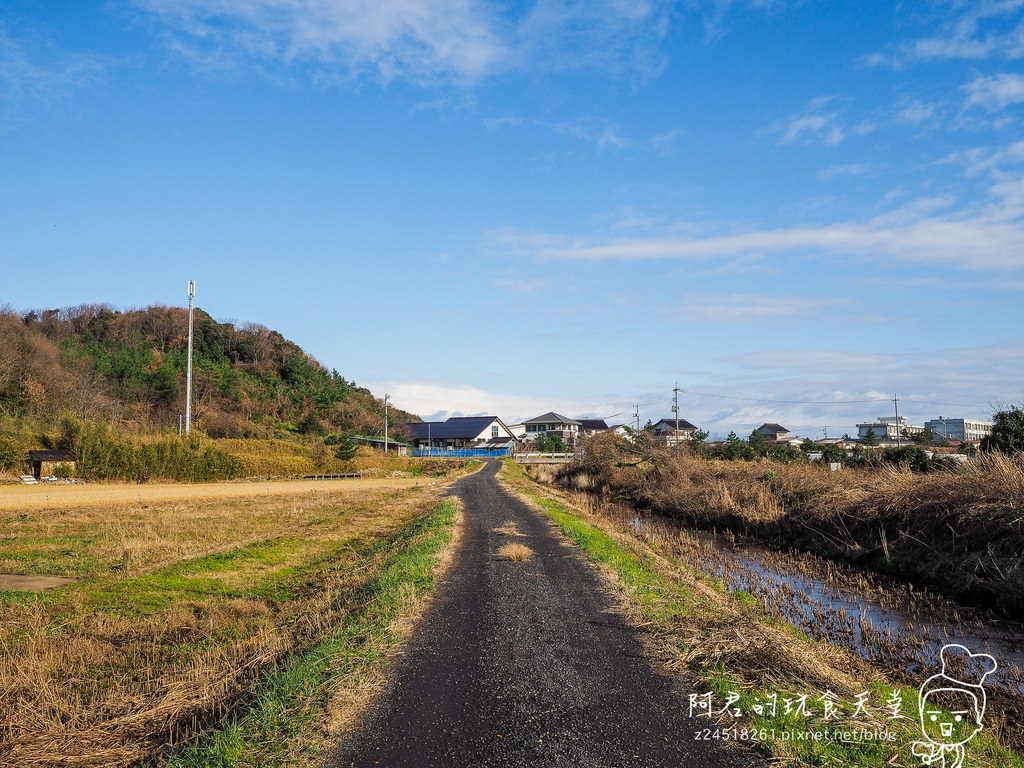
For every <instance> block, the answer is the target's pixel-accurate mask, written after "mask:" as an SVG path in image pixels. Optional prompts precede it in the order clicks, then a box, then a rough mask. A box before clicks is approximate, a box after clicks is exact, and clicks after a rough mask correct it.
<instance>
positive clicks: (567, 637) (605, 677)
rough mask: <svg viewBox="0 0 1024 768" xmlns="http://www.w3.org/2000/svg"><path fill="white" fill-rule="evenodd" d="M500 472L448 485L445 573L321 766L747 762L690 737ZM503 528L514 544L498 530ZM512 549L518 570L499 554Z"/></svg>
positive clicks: (631, 643)
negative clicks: (356, 718)
mask: <svg viewBox="0 0 1024 768" xmlns="http://www.w3.org/2000/svg"><path fill="white" fill-rule="evenodd" d="M499 466H500V465H499V463H498V462H490V463H489V464H488V465H487V466H486V467H485V468H484V469H483V470H481V471H480V472H477V473H476V474H474V475H472V476H470V477H467V478H464V479H462V480H460V481H459V483H458V484H457V485H456V487H455V491H454V492H455V493H456V494H457V495H458V496H459V497H461V499H462V500H463V501H464V502H465V523H464V525H465V528H464V534H463V537H462V540H461V542H460V544H459V548H458V551H457V552H456V554H455V559H454V562H453V564H452V567H451V570H450V571H449V574H448V577H447V578H446V579H445V580H444V581H443V582H442V583H441V584H439V585H438V587H437V592H436V598H435V601H434V603H433V605H432V607H431V608H430V609H429V610H428V612H427V613H426V615H425V616H424V617H423V618H422V620H421V622H420V624H419V625H418V626H417V627H416V630H415V631H414V633H413V636H412V638H410V640H409V643H408V645H407V646H406V649H405V653H404V655H402V656H401V657H400V659H399V660H398V661H397V662H396V669H395V670H394V675H393V677H392V683H391V685H390V686H389V687H388V688H387V689H386V690H385V692H384V693H383V694H382V695H381V697H380V698H379V699H378V701H377V703H376V704H375V705H374V707H373V709H372V710H371V711H370V712H369V713H367V715H366V716H365V717H364V718H363V719H362V721H361V723H360V724H359V726H358V727H357V729H356V730H354V731H352V732H351V733H349V734H347V735H346V736H345V737H344V738H343V740H342V742H341V743H340V744H339V746H338V749H337V752H336V753H335V754H334V755H332V756H331V757H330V758H329V759H328V760H327V762H326V765H327V766H331V767H332V768H335V767H337V768H340V767H341V766H359V767H360V768H362V766H385V767H386V768H402V767H404V766H408V767H409V768H428V767H429V766H438V767H439V768H440V767H441V766H443V767H444V768H462V767H465V768H487V767H490V766H494V767H495V768H497V767H498V766H517V767H518V766H558V768H567V767H569V766H579V767H580V768H604V767H608V768H611V767H612V766H616V767H617V766H623V767H625V766H666V767H668V766H672V767H673V768H676V767H680V768H681V767H682V766H712V767H716V766H735V767H739V766H751V765H757V764H759V762H758V761H754V760H753V759H752V758H751V757H750V756H749V754H748V753H745V752H744V751H742V750H740V749H738V748H736V747H735V746H734V745H729V746H728V747H723V746H722V745H721V744H720V743H717V742H713V741H696V740H695V732H697V731H698V730H699V729H701V728H702V727H707V725H709V722H708V721H707V720H706V719H703V720H691V719H690V718H689V716H688V710H687V706H688V705H687V694H688V691H687V690H686V689H685V687H684V686H683V684H682V683H681V682H680V681H678V680H674V679H672V678H669V677H667V676H663V675H661V674H658V673H657V672H655V671H654V668H653V666H652V663H651V662H650V661H649V660H648V659H647V658H646V657H645V656H644V653H643V650H642V647H641V643H640V639H639V637H638V632H639V631H640V630H637V629H636V628H634V627H632V626H631V625H629V624H628V623H627V622H626V621H624V619H623V618H622V617H621V616H620V615H619V614H618V613H617V612H616V611H615V609H614V607H613V603H612V600H611V599H610V598H609V596H608V594H607V590H606V588H605V587H604V585H603V584H602V582H601V580H600V577H598V576H597V575H596V574H595V573H594V572H593V571H592V570H591V569H590V568H589V567H588V566H587V565H586V564H585V562H584V560H583V558H582V557H581V555H580V554H579V553H578V552H577V551H576V550H575V549H574V548H573V547H571V546H569V545H566V544H563V543H562V542H561V541H559V539H557V538H556V537H555V536H553V535H552V534H551V532H550V529H549V527H548V524H547V522H546V521H545V520H544V519H542V518H541V517H540V516H539V515H538V514H537V513H536V512H534V511H533V510H531V509H530V508H529V507H527V506H526V505H525V504H523V503H522V502H521V501H519V500H518V499H515V498H513V497H511V496H509V495H508V494H507V493H505V492H504V491H503V490H502V488H501V487H500V485H499V484H498V481H497V479H496V477H495V475H496V474H497V471H498V469H499ZM507 521H513V522H514V523H516V525H517V527H518V529H519V531H520V532H521V533H523V534H525V536H524V537H521V538H516V539H511V538H510V537H508V536H505V535H502V534H500V533H497V532H495V530H494V529H496V528H498V527H501V526H502V525H503V524H504V523H506V522H507ZM509 541H519V542H522V543H524V544H526V546H528V547H529V548H530V549H532V550H533V552H534V555H533V557H532V558H531V559H530V560H528V561H526V562H514V561H510V560H503V559H500V558H498V557H496V556H495V552H496V550H497V549H498V548H499V547H501V546H502V545H503V544H506V543H508V542H509Z"/></svg>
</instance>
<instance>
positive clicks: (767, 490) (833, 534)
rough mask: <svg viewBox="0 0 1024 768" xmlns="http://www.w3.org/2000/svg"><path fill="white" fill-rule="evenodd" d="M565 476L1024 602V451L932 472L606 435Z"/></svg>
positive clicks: (576, 484) (983, 598) (993, 597)
mask: <svg viewBox="0 0 1024 768" xmlns="http://www.w3.org/2000/svg"><path fill="white" fill-rule="evenodd" d="M595 453H596V455H594V454H595ZM558 482H559V483H560V484H561V485H563V486H565V487H567V488H570V489H573V490H588V491H589V492H594V493H601V494H603V495H605V496H606V497H613V498H621V499H625V500H631V501H632V502H633V503H635V504H636V505H638V506H641V507H645V508H650V509H653V510H656V511H658V512H660V513H662V514H665V515H668V516H671V517H673V518H676V519H678V520H680V521H682V522H684V523H686V524H688V525H694V526H697V527H705V528H719V529H728V530H732V531H734V532H736V533H738V534H745V535H748V536H753V537H756V538H760V539H764V540H769V541H772V542H774V543H776V544H778V545H781V546H787V547H796V548H799V549H802V550H806V551H810V552H814V553H816V554H819V555H822V556H825V557H830V558H837V559H842V560H846V561H849V562H853V563H855V564H857V565H861V566H865V567H869V568H871V569H874V570H877V571H879V572H882V573H885V574H889V575H893V576H896V577H899V578H902V579H906V580H909V581H912V582H915V583H919V584H922V585H928V586H931V587H933V588H935V589H937V590H938V591H940V592H943V593H945V594H947V595H950V596H953V597H956V598H957V599H960V600H964V601H968V602H972V603H977V604H983V605H987V606H991V607H995V608H996V609H998V610H1001V611H1003V612H1005V613H1007V614H1016V615H1019V614H1020V612H1021V611H1022V610H1024V559H1022V557H1021V552H1022V551H1024V457H1022V456H1016V457H1010V456H1004V455H1001V454H993V455H987V456H985V457H983V458H982V459H980V460H979V461H977V462H973V463H971V464H967V465H963V466H961V467H958V468H956V469H950V470H947V471H941V472H929V473H927V474H918V473H914V472H911V471H910V470H909V469H906V468H900V467H892V466H888V467H882V468H875V469H871V468H864V469H857V468H844V469H843V470H841V471H839V472H830V471H829V470H828V468H827V467H826V466H823V465H820V464H808V463H802V462H801V463H790V464H779V463H776V462H772V461H769V460H767V459H766V460H762V461H758V462H743V461H706V460H703V459H699V458H696V457H693V456H690V455H687V454H677V453H674V452H660V453H657V454H654V455H652V456H649V457H646V460H644V461H636V460H634V461H633V462H629V461H623V456H622V454H621V453H620V452H617V451H616V450H615V449H614V447H612V446H609V445H607V444H604V445H600V446H599V447H598V449H597V450H596V451H595V452H592V453H591V455H589V456H588V457H587V458H586V459H585V461H584V462H583V463H580V464H577V465H576V466H574V467H572V468H570V469H569V470H567V471H565V472H563V473H562V474H561V475H559V477H558Z"/></svg>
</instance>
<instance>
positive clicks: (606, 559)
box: [500, 464, 1024, 768]
mask: <svg viewBox="0 0 1024 768" xmlns="http://www.w3.org/2000/svg"><path fill="white" fill-rule="evenodd" d="M500 477H501V478H502V480H503V481H504V482H505V483H506V484H507V485H508V486H509V487H511V489H512V490H514V491H516V492H517V493H519V494H520V496H522V497H524V498H525V499H526V500H528V501H530V502H532V503H533V504H534V505H535V506H537V507H538V508H539V509H540V510H541V511H542V512H543V514H545V515H546V516H547V517H548V518H549V519H550V520H551V521H552V523H554V524H555V525H557V526H558V528H559V529H560V530H561V532H562V534H563V535H564V536H566V537H567V538H569V539H571V540H572V541H574V542H575V543H576V544H577V545H578V546H579V547H580V548H581V549H582V550H583V551H584V552H585V553H586V555H587V557H588V558H589V559H590V560H591V561H592V562H594V563H595V564H597V565H598V566H599V567H600V568H601V569H602V570H604V571H605V573H606V574H607V575H609V576H610V577H611V579H612V580H613V581H614V582H615V583H616V584H617V585H618V587H619V589H620V593H621V595H622V596H623V598H624V601H625V604H626V608H627V610H628V611H629V612H630V613H631V614H632V616H633V618H634V620H635V621H636V622H637V623H638V624H641V625H644V626H645V628H646V629H647V630H648V636H649V638H650V639H651V642H652V644H653V645H654V646H655V647H653V648H652V652H653V654H654V655H656V656H657V657H659V658H661V659H663V660H665V666H666V667H667V668H668V669H669V670H671V671H673V672H674V673H675V674H679V675H681V676H683V677H684V679H686V685H687V688H688V690H689V691H691V693H690V694H689V701H687V702H683V705H684V706H689V707H690V712H691V717H692V719H693V723H694V730H693V732H692V733H689V732H688V733H683V734H678V735H677V737H678V738H695V739H709V740H721V741H740V742H745V743H746V744H748V745H752V746H756V747H758V748H759V749H761V750H762V751H763V752H764V753H765V754H767V755H769V756H770V757H771V758H773V759H775V760H778V761H779V762H780V763H782V764H786V765H844V766H863V767H864V768H867V767H868V766H881V765H894V766H916V765H922V760H921V758H920V757H918V756H915V755H914V754H913V753H912V750H913V748H914V744H915V742H923V741H924V737H923V735H922V733H921V730H920V724H919V721H918V691H917V688H916V686H907V685H905V684H904V685H901V684H899V683H898V682H894V681H892V680H889V679H887V678H886V677H884V676H883V675H882V674H881V673H879V672H878V671H877V670H875V669H873V668H871V667H870V666H868V665H867V664H866V663H865V662H863V661H862V660H861V659H859V658H857V657H854V656H852V655H850V654H848V653H845V652H843V651H840V650H838V649H836V648H834V647H832V646H829V645H826V644H823V643H816V642H813V641H810V640H807V639H806V638H804V637H801V636H800V634H799V633H798V632H797V631H796V630H794V629H793V628H792V627H791V626H788V625H784V624H781V623H777V622H770V621H768V620H767V619H766V618H764V617H763V616H762V615H760V614H759V612H758V610H757V609H756V608H755V607H754V605H753V601H752V600H751V599H749V596H746V595H744V594H743V593H728V592H726V591H725V590H724V589H723V588H722V587H721V585H720V584H716V583H714V582H713V581H711V580H709V579H707V578H706V577H702V576H701V575H700V574H699V573H696V572H694V571H691V570H689V569H688V568H686V567H684V566H682V565H681V564H679V563H678V562H672V561H671V560H669V559H667V558H665V557H663V556H661V554H660V553H659V551H658V547H657V544H656V543H654V542H646V541H641V540H640V538H638V537H636V536H633V535H629V534H628V533H627V532H625V531H624V530H621V529H619V528H618V527H616V526H613V525H611V524H610V523H609V522H608V521H607V520H603V519H601V518H600V517H599V516H596V515H594V514H591V513H588V512H586V511H582V510H579V509H575V508H573V507H572V506H571V505H570V504H569V503H567V502H566V500H565V499H564V497H563V496H562V495H560V494H558V493H557V492H555V491H553V490H551V489H548V488H542V487H541V486H538V485H537V484H536V483H534V482H533V481H532V480H531V479H530V478H529V477H528V476H527V475H526V474H525V473H524V472H523V471H522V470H521V469H520V468H519V467H517V466H515V465H512V464H506V466H505V469H504V470H503V471H502V473H501V475H500ZM921 682H923V680H922V681H921ZM787 700H788V704H787ZM989 714H992V715H993V716H996V717H998V713H989ZM989 714H987V715H986V719H988V717H989ZM966 751H967V756H968V759H967V762H966V764H967V765H972V766H992V767H993V768H995V767H996V766H1012V767H1014V768H1021V767H1022V766H1024V757H1022V756H1021V755H1020V754H1018V753H1016V752H1013V751H1011V750H1009V749H1007V748H1005V747H1003V746H1001V745H999V744H998V743H997V742H996V741H995V739H994V738H993V737H992V735H991V734H990V732H989V731H987V730H986V731H982V732H981V733H980V734H978V735H977V737H975V738H973V739H972V740H971V741H970V742H969V743H968V744H967V745H966ZM946 759H947V763H948V764H951V762H952V759H953V758H952V757H951V756H949V755H947V758H946ZM939 764H941V763H939Z"/></svg>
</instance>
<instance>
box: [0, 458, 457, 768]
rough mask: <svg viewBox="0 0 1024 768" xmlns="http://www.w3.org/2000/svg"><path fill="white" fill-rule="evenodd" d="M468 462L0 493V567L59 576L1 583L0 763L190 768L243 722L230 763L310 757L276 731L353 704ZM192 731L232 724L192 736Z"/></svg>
mask: <svg viewBox="0 0 1024 768" xmlns="http://www.w3.org/2000/svg"><path fill="white" fill-rule="evenodd" d="M470 471H472V466H467V467H465V468H463V469H461V470H459V471H457V472H450V473H449V474H448V476H447V477H445V478H443V479H437V478H393V479H385V478H378V479H373V480H369V479H367V480H358V479H351V480H328V481H322V482H312V481H298V482H270V483H259V484H256V483H220V484H200V485H188V486H185V485H145V486H134V485H133V486H127V485H88V486H80V485H67V486H36V487H7V488H3V489H0V510H2V511H0V517H2V519H3V523H4V525H3V546H2V553H0V574H11V575H18V576H35V577H44V576H45V577H64V578H68V579H73V580H74V582H73V583H71V584H70V585H68V586H65V587H63V588H61V589H57V590H49V591H41V592H35V591H25V590H9V591H3V590H2V588H0V603H2V608H0V692H2V694H0V695H2V699H3V715H2V717H0V765H2V766H11V767H12V768H13V767H14V766H45V765H81V766H119V765H134V764H140V763H142V762H145V761H148V760H153V759H156V756H157V755H158V754H161V753H162V754H164V755H165V757H164V758H161V761H162V762H166V760H167V759H168V758H166V755H167V754H168V753H169V752H175V756H174V757H173V758H169V759H170V760H171V762H172V763H173V764H184V765H209V764H212V763H217V761H218V760H219V759H220V758H215V757H213V755H215V754H226V753H230V752H232V750H235V751H237V749H238V747H237V744H236V745H235V746H232V743H233V742H232V739H235V740H236V741H237V740H238V739H240V738H242V737H241V736H240V735H239V734H240V733H242V732H249V731H251V732H252V733H258V734H259V736H258V738H257V739H256V741H255V742H250V743H249V745H248V746H247V747H246V754H247V755H248V757H247V758H246V759H247V760H248V761H249V762H247V763H246V764H249V765H258V764H261V763H262V762H263V761H264V760H266V761H267V762H270V761H271V760H272V756H273V755H274V754H281V753H285V754H288V755H290V756H292V757H294V756H296V755H299V754H300V753H303V754H308V753H310V752H311V751H313V752H315V749H316V745H317V743H318V741H317V738H316V737H315V736H310V735H309V733H310V731H308V730H307V731H306V733H307V737H306V738H304V739H303V740H302V743H301V745H299V744H298V743H297V742H296V741H295V735H296V733H297V732H298V731H299V730H301V729H302V728H303V726H304V725H307V724H306V723H305V720H304V718H305V717H307V713H308V711H310V708H312V707H313V706H319V707H320V708H321V711H322V710H323V708H324V707H325V706H327V703H328V702H329V701H358V699H359V695H358V690H359V689H360V688H361V687H365V686H366V685H367V681H368V680H370V679H371V678H370V677H368V675H367V673H366V669H367V668H368V664H369V662H370V661H371V660H375V659H379V658H380V657H381V656H382V655H384V654H386V653H387V650H388V648H389V647H391V645H393V643H394V642H395V641H396V639H397V638H398V637H399V634H400V627H399V624H398V623H397V622H398V620H399V619H400V618H401V617H402V616H405V615H407V614H408V613H409V612H410V611H411V610H412V609H413V608H414V607H415V606H416V605H417V604H418V602H419V599H420V597H421V596H422V594H423V593H425V592H426V591H427V590H428V589H429V586H430V584H431V583H432V580H433V578H434V568H435V564H436V558H437V556H438V553H439V552H441V551H442V550H443V549H444V547H445V544H446V542H448V541H449V539H450V537H451V535H452V526H453V521H454V519H455V516H456V515H457V511H458V505H457V504H456V503H455V502H453V501H452V500H446V499H444V498H443V495H444V493H445V491H446V489H447V488H448V487H449V486H450V484H451V483H452V482H453V481H454V480H455V479H457V478H458V477H459V476H461V475H464V474H465V473H467V472H470ZM140 494H141V502H140V500H139V499H140ZM283 691H284V692H283ZM282 697H283V698H282ZM278 701H288V702H290V703H289V704H288V706H284V705H278V704H277V703H276V702H278ZM239 705H241V706H239ZM345 709H346V707H345V706H339V707H336V708H335V710H336V711H335V717H338V718H341V719H342V720H343V719H344V717H345ZM239 713H243V714H239ZM229 714H230V715H231V716H232V717H233V718H235V719H234V720H232V725H231V727H230V728H228V729H227V730H226V731H225V730H224V729H223V728H222V727H221V726H224V725H225V724H226V722H227V718H228V716H229ZM247 718H248V719H247ZM256 721H258V725H257V724H254V722H256ZM320 727H321V726H320V725H317V726H316V727H315V728H313V729H312V733H314V734H315V733H316V732H317V731H318V729H319V728H320ZM211 728H214V729H215V730H217V729H218V728H219V730H217V732H219V733H231V734H233V735H232V736H231V737H230V738H228V737H223V736H222V740H221V741H220V742H216V743H213V744H209V745H206V746H205V747H204V746H203V745H202V742H201V741H200V742H197V741H196V740H195V736H196V734H198V733H200V732H203V731H208V730H209V729H211ZM247 729H248V730H247ZM225 738H227V741H224V739H225ZM182 743H188V744H189V745H190V746H189V747H188V749H186V750H184V751H182V750H174V749H171V748H173V747H174V745H178V744H182ZM189 750H192V752H189ZM203 750H206V751H205V752H204V751H203Z"/></svg>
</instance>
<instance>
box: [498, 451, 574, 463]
mask: <svg viewBox="0 0 1024 768" xmlns="http://www.w3.org/2000/svg"><path fill="white" fill-rule="evenodd" d="M575 458H576V454H575V453H517V454H516V455H515V456H514V457H513V461H515V463H516V464H568V463H569V462H570V461H572V460H573V459H575Z"/></svg>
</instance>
